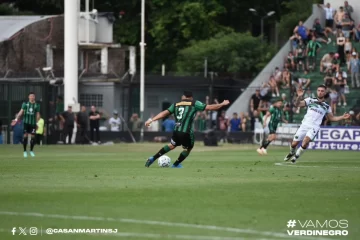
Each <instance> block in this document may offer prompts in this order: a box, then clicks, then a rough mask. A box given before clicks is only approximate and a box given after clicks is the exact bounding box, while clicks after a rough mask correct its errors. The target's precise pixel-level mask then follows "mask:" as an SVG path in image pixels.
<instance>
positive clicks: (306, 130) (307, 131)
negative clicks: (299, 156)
mask: <svg viewBox="0 0 360 240" xmlns="http://www.w3.org/2000/svg"><path fill="white" fill-rule="evenodd" d="M319 130H320V127H318V126H307V125H300V127H299V129H298V130H297V131H296V133H295V135H294V139H293V141H297V142H299V141H302V140H303V139H304V138H305V137H309V138H310V139H311V141H313V140H314V139H315V137H316V134H317V133H318V132H319Z"/></svg>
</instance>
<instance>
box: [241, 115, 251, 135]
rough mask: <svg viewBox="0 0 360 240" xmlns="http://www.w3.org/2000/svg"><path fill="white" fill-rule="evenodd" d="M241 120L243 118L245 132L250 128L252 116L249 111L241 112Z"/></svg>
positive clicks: (242, 124)
mask: <svg viewBox="0 0 360 240" xmlns="http://www.w3.org/2000/svg"><path fill="white" fill-rule="evenodd" d="M240 120H241V130H242V131H243V132H246V131H247V129H249V128H250V126H249V125H250V117H249V113H243V112H241V113H240Z"/></svg>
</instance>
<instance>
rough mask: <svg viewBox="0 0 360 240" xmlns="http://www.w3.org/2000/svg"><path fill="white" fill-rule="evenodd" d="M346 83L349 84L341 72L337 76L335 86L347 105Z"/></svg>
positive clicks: (339, 104) (339, 103)
mask: <svg viewBox="0 0 360 240" xmlns="http://www.w3.org/2000/svg"><path fill="white" fill-rule="evenodd" d="M346 85H347V83H346V79H344V78H343V76H342V75H341V74H339V75H338V76H337V77H336V78H335V86H336V88H337V89H336V91H337V92H338V93H339V95H340V98H341V99H342V101H343V105H344V106H346V98H345V86H346ZM338 106H341V100H339V102H338Z"/></svg>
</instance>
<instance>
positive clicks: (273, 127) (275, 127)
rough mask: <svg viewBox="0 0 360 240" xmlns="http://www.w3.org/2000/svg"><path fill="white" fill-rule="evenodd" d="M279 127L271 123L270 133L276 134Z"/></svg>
mask: <svg viewBox="0 0 360 240" xmlns="http://www.w3.org/2000/svg"><path fill="white" fill-rule="evenodd" d="M277 127H278V123H273V122H271V121H270V122H269V133H270V134H276V129H277Z"/></svg>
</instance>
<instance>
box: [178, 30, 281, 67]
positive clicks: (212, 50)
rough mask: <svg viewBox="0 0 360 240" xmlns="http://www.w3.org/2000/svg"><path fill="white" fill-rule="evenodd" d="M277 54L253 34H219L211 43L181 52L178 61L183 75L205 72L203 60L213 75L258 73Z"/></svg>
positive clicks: (207, 42)
mask: <svg viewBox="0 0 360 240" xmlns="http://www.w3.org/2000/svg"><path fill="white" fill-rule="evenodd" d="M274 53H275V48H274V47H273V46H270V45H268V44H267V43H265V42H264V41H262V40H261V38H256V37H253V36H251V35H250V33H230V34H218V35H216V36H215V37H212V38H210V39H208V40H202V41H197V42H194V43H193V44H192V45H191V46H189V47H187V48H185V49H183V50H181V51H180V52H179V54H178V59H177V70H178V71H180V72H202V71H203V69H204V59H205V58H207V59H208V69H209V71H214V72H244V71H249V72H250V71H254V72H257V71H259V70H260V69H262V68H263V67H264V66H265V65H266V64H267V62H268V61H269V60H270V59H271V57H272V56H273V55H274Z"/></svg>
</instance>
